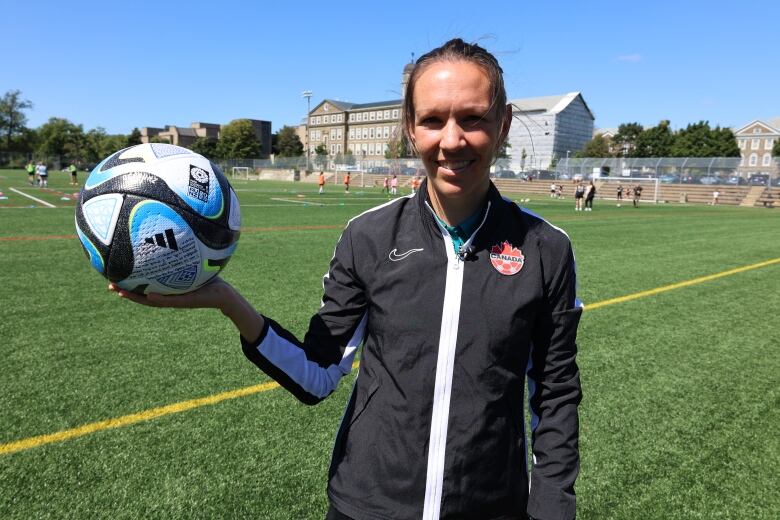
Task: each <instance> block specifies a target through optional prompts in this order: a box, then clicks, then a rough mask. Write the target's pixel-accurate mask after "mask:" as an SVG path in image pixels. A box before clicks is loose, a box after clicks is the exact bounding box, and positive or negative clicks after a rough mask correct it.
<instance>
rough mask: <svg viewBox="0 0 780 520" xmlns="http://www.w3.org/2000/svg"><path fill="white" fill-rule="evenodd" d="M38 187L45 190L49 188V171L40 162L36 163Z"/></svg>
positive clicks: (44, 164) (43, 163)
mask: <svg viewBox="0 0 780 520" xmlns="http://www.w3.org/2000/svg"><path fill="white" fill-rule="evenodd" d="M37 172H38V187H39V188H47V187H48V186H49V169H48V167H47V166H46V163H45V162H43V161H40V162H39V163H38V168H37Z"/></svg>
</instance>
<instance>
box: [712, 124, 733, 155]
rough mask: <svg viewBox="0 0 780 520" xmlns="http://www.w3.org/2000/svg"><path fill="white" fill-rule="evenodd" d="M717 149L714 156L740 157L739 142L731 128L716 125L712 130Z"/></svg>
mask: <svg viewBox="0 0 780 520" xmlns="http://www.w3.org/2000/svg"><path fill="white" fill-rule="evenodd" d="M712 133H713V140H714V142H715V149H714V150H713V152H714V153H715V155H714V156H713V157H739V156H740V153H739V144H737V137H736V136H735V135H734V132H732V131H731V129H730V128H727V127H723V128H721V127H720V126H716V127H715V129H714V130H713V131H712Z"/></svg>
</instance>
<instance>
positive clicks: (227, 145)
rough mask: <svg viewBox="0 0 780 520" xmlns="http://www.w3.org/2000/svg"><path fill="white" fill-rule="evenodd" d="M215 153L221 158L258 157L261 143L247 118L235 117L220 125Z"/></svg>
mask: <svg viewBox="0 0 780 520" xmlns="http://www.w3.org/2000/svg"><path fill="white" fill-rule="evenodd" d="M217 154H218V155H219V156H220V157H221V158H223V159H252V158H256V157H260V155H261V154H262V145H261V144H260V141H258V140H257V136H256V135H255V131H254V128H253V127H252V122H251V121H249V119H235V120H233V121H231V122H230V123H228V124H226V125H225V126H223V127H222V130H221V131H220V139H219V144H218V145H217Z"/></svg>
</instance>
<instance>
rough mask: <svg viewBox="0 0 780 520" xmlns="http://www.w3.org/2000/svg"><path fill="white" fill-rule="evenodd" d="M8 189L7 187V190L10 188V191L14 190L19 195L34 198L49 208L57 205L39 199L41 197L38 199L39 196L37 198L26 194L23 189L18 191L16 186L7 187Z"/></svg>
mask: <svg viewBox="0 0 780 520" xmlns="http://www.w3.org/2000/svg"><path fill="white" fill-rule="evenodd" d="M8 189H9V190H11V191H12V192H14V193H18V194H19V195H21V196H22V197H27V198H28V199H32V200H34V201H35V202H40V203H41V204H43V205H44V206H47V207H49V208H56V207H57V206H55V205H54V204H49V203H48V202H46V201H45V200H41V199H39V198H37V197H33V196H32V195H28V194H26V193H25V192H23V191H19V190H17V189H16V188H8Z"/></svg>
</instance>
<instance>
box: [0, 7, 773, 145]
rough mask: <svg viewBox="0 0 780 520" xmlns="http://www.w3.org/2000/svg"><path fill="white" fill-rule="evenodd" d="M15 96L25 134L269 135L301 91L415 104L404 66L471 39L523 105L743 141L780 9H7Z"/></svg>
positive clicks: (292, 119) (766, 89) (767, 72)
mask: <svg viewBox="0 0 780 520" xmlns="http://www.w3.org/2000/svg"><path fill="white" fill-rule="evenodd" d="M0 9H1V12H2V14H3V16H2V18H3V35H4V41H5V45H6V51H5V52H4V53H3V60H2V64H0V94H2V93H4V92H6V91H8V90H12V89H19V90H21V91H22V94H23V97H24V98H25V99H29V100H30V101H32V102H33V103H34V108H33V109H32V110H30V111H28V119H29V120H28V126H31V127H36V126H39V125H41V124H42V123H44V122H45V121H46V120H47V119H48V118H49V117H53V116H56V117H65V118H67V119H70V120H71V121H73V122H74V123H80V124H83V125H84V128H85V129H90V128H95V127H97V126H102V127H104V128H105V129H106V130H107V131H108V132H109V133H129V132H130V131H131V130H132V128H133V127H143V126H165V125H169V124H173V125H178V126H188V125H189V124H190V123H191V122H193V121H205V122H213V123H226V122H228V121H230V120H232V119H236V118H241V117H249V118H256V119H265V120H270V121H272V123H273V129H274V131H276V130H278V129H279V128H280V127H281V126H283V125H285V124H297V123H298V122H299V121H300V119H301V118H302V117H304V115H305V113H306V101H305V100H304V99H303V98H301V92H302V91H303V90H305V89H310V90H312V91H313V92H314V95H313V97H312V106H314V105H315V104H316V103H318V102H320V101H321V100H322V99H324V98H332V99H341V100H345V101H352V102H356V103H367V102H372V101H381V100H386V99H395V98H398V97H400V96H399V94H398V90H399V89H400V75H401V69H402V67H403V65H404V64H405V63H407V62H408V61H409V59H410V57H411V54H412V53H414V54H415V55H416V56H419V55H420V54H422V53H424V52H426V51H428V50H430V49H431V48H433V47H435V46H437V45H439V44H441V43H443V42H444V41H446V40H447V39H449V38H452V37H456V36H460V37H463V38H464V39H466V40H469V41H479V42H481V44H482V45H483V46H485V47H487V48H488V49H489V50H490V51H492V52H493V53H494V54H496V55H497V57H498V58H499V61H500V62H501V64H502V67H503V69H504V77H505V82H506V86H507V91H508V95H509V97H510V99H515V98H521V97H531V96H547V95H554V94H563V93H566V92H572V91H579V92H582V94H583V96H584V98H585V100H586V102H587V103H588V104H589V106H590V108H591V110H592V111H593V113H594V114H595V116H596V122H595V124H596V126H597V127H601V128H607V127H616V126H617V125H618V124H619V123H622V122H631V121H638V122H640V123H642V124H644V125H645V126H652V125H655V124H656V123H657V122H658V121H659V120H661V119H670V120H671V121H672V126H673V127H675V128H678V127H684V126H685V125H687V124H688V123H691V122H696V121H699V120H708V121H710V123H711V124H713V125H715V124H720V125H722V126H741V125H743V124H746V123H749V122H750V121H752V120H753V119H759V118H771V117H778V116H780V95H779V94H780V87H778V85H780V52H778V47H777V45H776V42H775V39H776V37H777V27H778V25H777V24H778V20H780V2H777V1H776V0H775V1H772V0H746V1H744V2H735V1H733V0H732V1H729V2H726V1H720V0H711V1H699V0H692V1H686V0H677V1H667V0H659V1H653V2H631V1H625V0H624V1H618V2H613V1H598V0H594V1H592V2H585V1H551V0H548V1H547V2H540V1H537V2H528V1H524V0H523V1H514V2H512V1H495V2H492V1H485V0H483V1H481V2H478V1H474V0H472V1H461V0H449V1H447V2H438V1H433V0H429V1H425V0H417V1H413V2H412V1H406V0H394V1H392V2H387V1H383V2H371V1H370V0H364V1H344V2H339V1H336V0H333V1H330V2H327V1H317V2H308V1H305V0H298V1H294V2H290V1H287V2H284V1H275V2H262V1H259V0H258V1H254V2H250V1H246V2H239V1H232V0H222V1H221V2H213V1H211V2H205V1H199V0H192V1H188V2H183V1H169V2H159V1H158V2H148V1H145V0H137V1H134V2H112V1H105V0H104V1H102V2H93V1H77V0H73V1H70V2H61V1H57V2H53V1H37V0H26V1H9V0H0Z"/></svg>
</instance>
